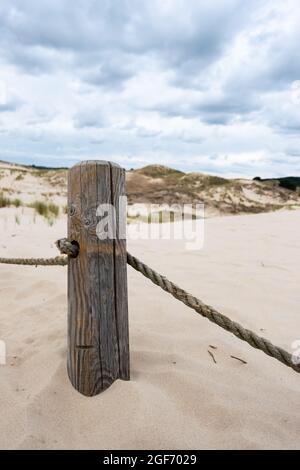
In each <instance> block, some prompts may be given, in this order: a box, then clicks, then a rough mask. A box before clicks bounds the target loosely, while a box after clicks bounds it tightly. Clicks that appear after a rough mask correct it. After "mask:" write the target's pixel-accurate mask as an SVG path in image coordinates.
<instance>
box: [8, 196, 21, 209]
mask: <svg viewBox="0 0 300 470" xmlns="http://www.w3.org/2000/svg"><path fill="white" fill-rule="evenodd" d="M11 204H12V206H15V207H20V206H22V201H21V199H19V198H16V199H13V200H12V201H11Z"/></svg>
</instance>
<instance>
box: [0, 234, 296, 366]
mask: <svg viewBox="0 0 300 470" xmlns="http://www.w3.org/2000/svg"><path fill="white" fill-rule="evenodd" d="M56 245H57V247H58V249H59V250H60V252H61V253H63V254H64V255H67V256H69V257H73V258H74V257H76V256H77V255H78V253H79V246H78V244H76V242H74V241H69V240H68V239H66V238H63V239H61V240H58V241H57V242H56ZM0 263H5V264H19V265H29V266H57V265H60V266H65V265H66V264H68V258H67V257H66V256H57V257H55V258H48V259H47V258H27V259H26V258H24V259H23V258H0ZM127 263H128V264H129V265H130V266H131V267H132V268H134V269H135V270H136V271H138V272H140V273H141V274H143V275H144V276H145V277H146V278H147V279H150V281H152V282H153V283H154V284H155V285H157V286H159V287H161V289H163V290H164V291H165V292H168V293H169V294H171V295H172V296H173V297H175V299H177V300H179V301H180V302H182V303H184V304H185V305H187V306H188V307H190V308H192V309H193V310H195V311H196V312H197V313H199V314H200V315H202V316H203V317H205V318H207V319H208V320H210V321H211V322H212V323H215V324H216V325H218V326H220V327H221V328H223V329H224V330H226V331H229V332H230V333H233V334H234V335H235V336H237V338H239V339H241V340H242V341H246V342H247V343H248V344H250V346H252V347H253V348H255V349H259V350H261V351H263V352H264V353H265V354H267V355H268V356H270V357H273V358H274V359H277V360H278V361H280V362H281V363H283V364H285V365H286V366H288V367H291V368H292V369H293V370H294V371H295V372H298V373H299V372H300V364H295V363H294V361H293V357H292V355H291V354H290V353H289V352H287V351H285V350H284V349H282V348H280V347H279V346H275V345H274V344H272V343H271V342H270V341H268V340H267V339H265V338H263V337H261V336H258V335H257V334H256V333H254V332H253V331H251V330H248V329H246V328H244V327H243V326H241V325H240V324H239V323H237V322H235V321H232V320H230V318H228V317H226V316H225V315H223V314H222V313H220V312H217V310H215V309H214V308H213V307H210V306H209V305H206V304H204V303H203V302H202V301H201V300H199V299H197V297H194V296H193V295H191V294H189V293H188V292H186V291H185V290H183V289H181V288H180V287H178V286H177V285H176V284H174V283H173V282H171V281H170V280H169V279H167V278H166V277H165V276H162V275H161V274H159V273H157V272H156V271H154V270H153V269H152V268H150V267H149V266H147V265H146V264H144V263H142V261H140V260H139V259H137V258H135V257H134V256H132V255H131V254H130V253H128V252H127Z"/></svg>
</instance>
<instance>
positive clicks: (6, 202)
mask: <svg viewBox="0 0 300 470" xmlns="http://www.w3.org/2000/svg"><path fill="white" fill-rule="evenodd" d="M10 204H11V201H10V199H9V197H6V196H4V194H3V193H0V208H2V207H9V206H10Z"/></svg>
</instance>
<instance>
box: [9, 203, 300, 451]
mask: <svg viewBox="0 0 300 470" xmlns="http://www.w3.org/2000/svg"><path fill="white" fill-rule="evenodd" d="M14 213H15V210H14V209H1V212H0V228H1V244H0V249H1V256H52V255H56V254H57V253H56V249H55V246H54V243H53V242H54V240H56V239H57V238H61V237H62V236H64V235H65V220H64V219H60V220H58V221H57V222H56V223H55V224H54V225H53V226H49V225H48V224H47V222H45V221H43V219H41V218H40V217H37V219H35V220H33V219H32V215H30V213H29V212H28V213H27V212H26V211H25V213H24V212H23V213H22V214H21V215H22V218H21V221H20V223H17V222H16V219H15V217H14V215H12V214H14ZM299 232H300V211H286V212H277V213H270V214H260V215H247V216H235V217H223V218H214V219H209V220H206V221H205V245H204V249H203V250H202V251H199V252H195V251H186V250H185V246H184V243H183V242H182V241H171V242H170V241H160V242H158V241H151V240H140V241H138V240H137V241H132V242H129V244H128V245H129V247H128V248H129V249H130V251H131V252H132V253H133V254H136V255H137V256H138V257H140V258H141V259H143V260H144V261H145V262H147V263H149V264H151V266H153V268H155V269H157V270H158V271H160V272H161V273H163V274H165V275H167V276H169V277H170V278H171V279H172V280H173V281H174V282H176V283H178V284H179V285H180V286H182V287H184V288H186V289H188V290H189V291H190V292H192V293H193V294H195V295H197V296H198V297H200V298H201V299H202V300H204V301H205V302H207V303H209V304H211V305H213V306H215V307H216V308H217V309H219V310H220V311H222V312H224V313H225V314H227V315H229V316H230V317H231V318H232V319H234V320H237V321H239V322H241V323H242V324H243V325H244V326H245V327H248V328H250V329H253V330H254V331H256V332H257V333H259V334H261V335H263V336H265V337H267V338H269V339H270V340H272V341H273V342H275V344H278V345H280V346H282V347H284V348H287V349H288V350H290V351H291V343H292V342H293V341H294V340H296V339H300V317H299V313H300V311H299V306H300V290H299V281H300V275H299V266H300V237H299ZM128 275H129V314H130V348H131V374H132V377H131V381H130V382H122V381H117V382H115V383H114V384H113V385H112V386H111V387H110V388H109V389H108V390H107V391H105V392H104V393H103V394H101V395H99V396H97V397H94V398H86V397H83V396H81V395H80V394H79V393H78V392H76V391H75V390H74V389H73V388H72V386H71V384H70V382H69V380H68V378H67V373H66V309H67V303H66V287H67V282H66V281H67V274H66V268H63V267H39V268H34V267H18V266H6V265H0V293H1V313H0V340H4V341H5V342H6V345H7V354H8V358H7V364H6V365H1V366H0V395H1V401H0V416H1V420H0V447H1V448H2V449H65V448H70V449H89V448H98V449H156V448H157V449H270V448H282V449H283V448H284V449H288V448H289V449H295V448H299V436H300V394H299V392H300V376H299V375H298V374H296V373H295V372H293V371H292V370H291V369H289V368H287V367H285V366H283V365H281V364H280V363H278V362H277V361H275V360H274V359H271V358H269V357H267V356H265V355H264V354H263V353H261V352H259V351H256V350H254V349H252V348H251V347H250V346H248V345H247V344H246V343H243V342H241V341H240V340H238V339H237V338H235V337H234V336H233V335H231V334H229V333H227V332H225V331H224V330H222V329H221V328H219V327H218V326H216V325H213V324H211V323H210V322H209V321H207V320H206V319H204V318H202V317H199V316H198V315H197V314H196V313H195V312H193V311H192V310H190V309H189V308H187V307H185V306H184V305H182V304H181V303H179V302H178V301H176V300H175V299H173V298H172V297H171V296H169V295H168V294H166V293H165V292H163V291H162V290H160V289H159V288H157V287H155V286H153V285H152V284H151V283H150V282H149V281H148V280H146V279H145V278H143V277H142V276H141V275H140V274H138V273H136V272H134V271H133V270H132V269H131V268H128ZM210 345H211V346H214V347H215V349H213V348H211V347H210ZM208 350H211V352H212V353H213V354H214V357H215V360H216V362H217V363H214V361H213V359H212V357H211V356H210V355H209V354H208ZM232 355H233V356H237V357H239V358H241V359H243V360H245V361H246V362H247V364H243V363H241V362H240V361H238V360H236V359H233V358H231V357H230V356H232Z"/></svg>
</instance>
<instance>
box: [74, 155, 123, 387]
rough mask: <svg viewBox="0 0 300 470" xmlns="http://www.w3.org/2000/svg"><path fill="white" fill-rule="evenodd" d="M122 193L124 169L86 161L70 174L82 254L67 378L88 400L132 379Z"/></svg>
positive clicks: (76, 276)
mask: <svg viewBox="0 0 300 470" xmlns="http://www.w3.org/2000/svg"><path fill="white" fill-rule="evenodd" d="M124 195H125V171H124V170H123V169H122V168H120V167H119V166H118V165H115V164H112V163H110V162H105V161H86V162H82V163H79V164H77V165H75V166H73V167H72V168H71V169H70V171H69V181H68V209H69V215H68V238H69V239H71V240H74V241H76V242H78V244H79V255H78V256H77V258H70V260H69V266H68V374H69V378H70V380H71V382H72V384H73V386H74V387H75V388H76V390H78V391H79V392H80V393H82V394H83V395H87V396H93V395H97V394H98V393H100V392H102V391H103V390H105V389H106V388H108V387H109V386H110V385H111V384H112V383H113V382H114V381H115V380H116V379H118V378H120V379H123V380H129V343H128V304H127V265H126V240H125V235H123V234H122V233H121V232H122V231H123V232H124V226H123V227H122V226H120V217H121V216H123V217H125V219H123V221H124V224H126V214H125V207H124V205H123V206H122V205H121V204H119V202H120V201H119V198H120V196H124ZM103 204H106V205H108V206H103ZM109 205H110V206H109ZM109 207H113V208H114V209H115V212H116V218H115V222H116V223H115V225H114V224H113V222H114V221H113V220H112V218H111V217H107V214H108V213H107V212H106V209H107V208H109ZM120 211H122V213H120ZM111 215H113V214H111ZM105 221H106V222H108V223H105ZM108 224H109V225H110V226H109V227H108ZM107 229H108V230H107ZM114 231H115V234H114V235H115V238H112V237H111V233H113V232H114ZM107 232H108V233H110V236H109V237H108V238H106V239H105V233H107ZM122 236H123V237H124V238H122ZM99 237H100V238H99Z"/></svg>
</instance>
